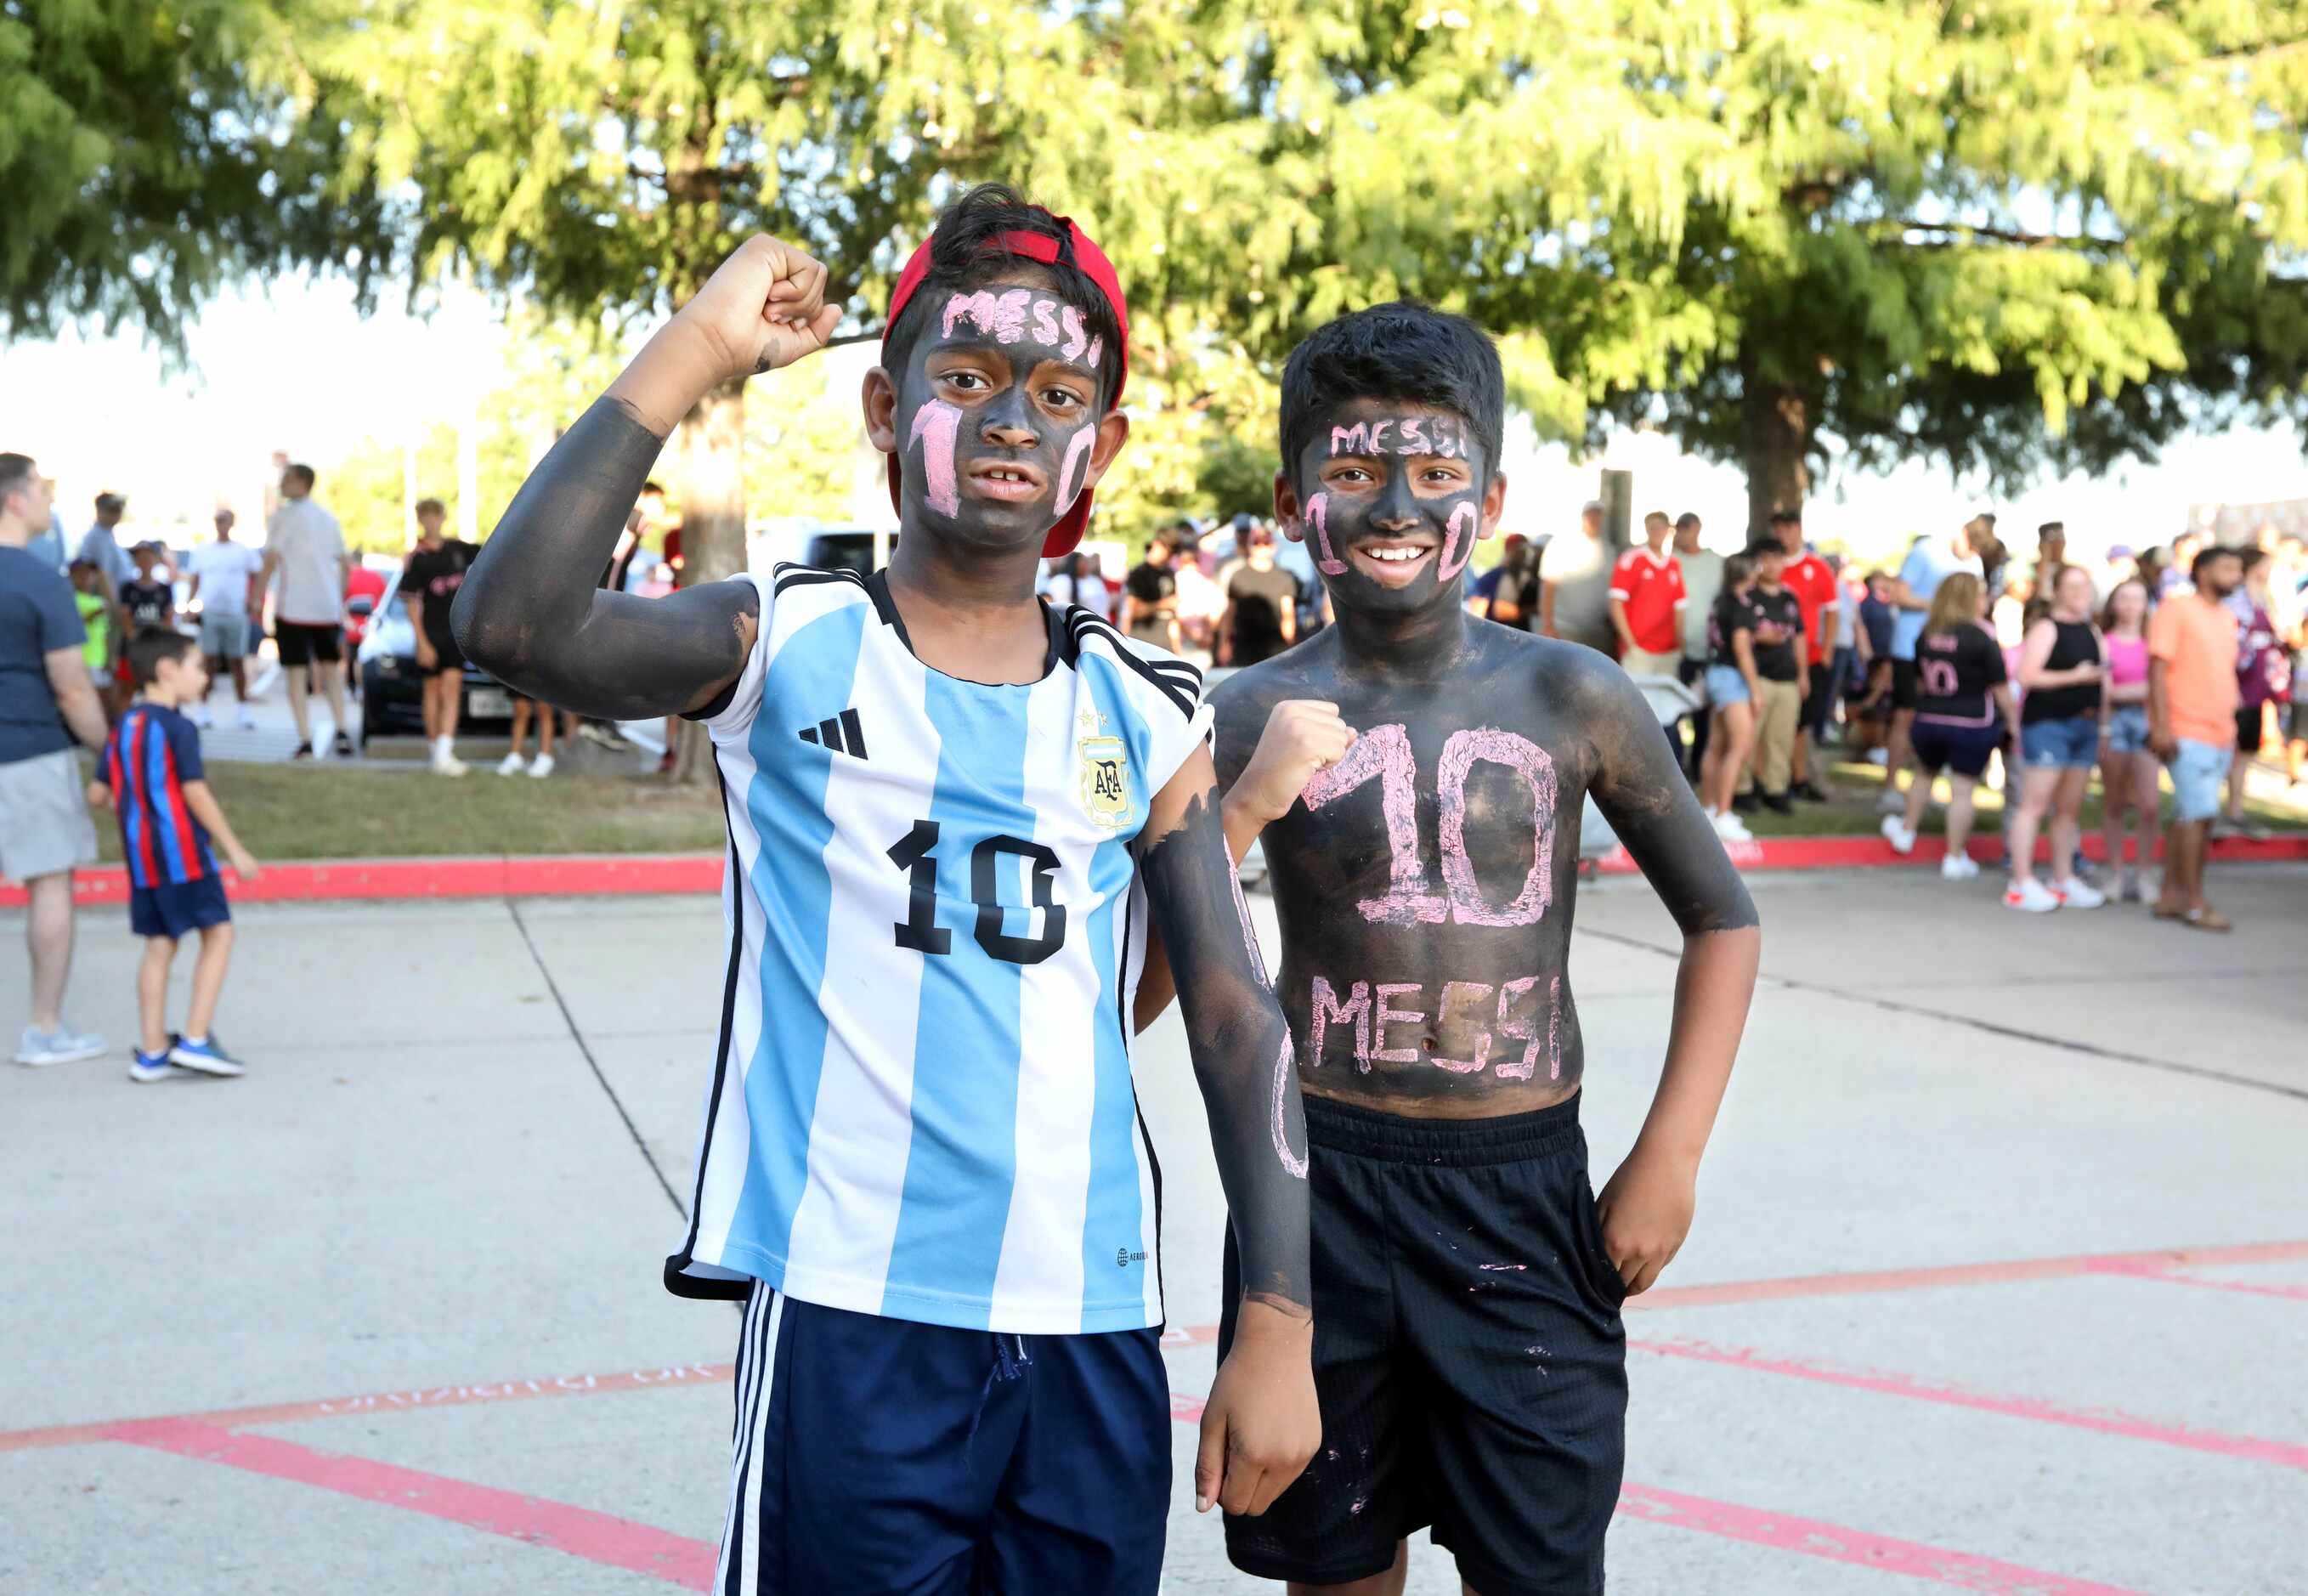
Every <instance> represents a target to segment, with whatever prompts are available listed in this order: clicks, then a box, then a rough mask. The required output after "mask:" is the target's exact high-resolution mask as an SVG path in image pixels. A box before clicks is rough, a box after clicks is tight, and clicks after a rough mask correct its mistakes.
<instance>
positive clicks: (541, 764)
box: [529, 754, 553, 781]
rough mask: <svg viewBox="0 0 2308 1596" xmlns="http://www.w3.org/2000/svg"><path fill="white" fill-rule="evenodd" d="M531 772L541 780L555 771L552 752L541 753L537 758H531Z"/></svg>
mask: <svg viewBox="0 0 2308 1596" xmlns="http://www.w3.org/2000/svg"><path fill="white" fill-rule="evenodd" d="M529 773H530V775H532V776H535V777H536V778H537V779H538V781H543V780H545V778H546V777H547V776H549V775H551V774H552V773H553V755H550V754H540V755H538V756H537V757H536V758H535V759H532V760H530V763H529Z"/></svg>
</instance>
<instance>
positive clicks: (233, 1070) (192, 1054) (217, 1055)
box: [168, 1036, 247, 1075]
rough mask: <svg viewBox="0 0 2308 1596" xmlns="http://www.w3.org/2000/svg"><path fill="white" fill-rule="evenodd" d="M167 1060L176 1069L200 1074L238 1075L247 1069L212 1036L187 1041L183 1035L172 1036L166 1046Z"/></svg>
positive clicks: (245, 1072) (244, 1072)
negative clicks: (195, 1040)
mask: <svg viewBox="0 0 2308 1596" xmlns="http://www.w3.org/2000/svg"><path fill="white" fill-rule="evenodd" d="M168 1062H169V1063H171V1064H173V1065H176V1066H177V1068H178V1069H185V1070H191V1071H193V1072H194V1074H202V1075H239V1074H247V1071H245V1069H243V1068H242V1067H241V1063H240V1060H239V1059H237V1058H235V1057H233V1056H232V1055H231V1054H229V1053H228V1052H226V1051H225V1050H224V1044H223V1043H221V1042H220V1041H218V1040H217V1039H216V1038H214V1037H212V1036H211V1037H208V1038H206V1039H204V1040H201V1041H197V1042H194V1041H187V1040H185V1039H184V1038H183V1037H181V1036H179V1037H175V1038H172V1039H171V1040H170V1041H169V1046H168Z"/></svg>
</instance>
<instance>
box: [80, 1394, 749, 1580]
mask: <svg viewBox="0 0 2308 1596" xmlns="http://www.w3.org/2000/svg"><path fill="white" fill-rule="evenodd" d="M104 1438H105V1439H107V1440H109V1441H122V1442H125V1443H127V1444H128V1445H132V1446H149V1447H151V1448H153V1449H154V1450H156V1451H159V1452H167V1453H173V1454H176V1455H177V1456H178V1457H186V1458H191V1459H193V1460H194V1461H195V1462H204V1463H221V1464H223V1465H224V1466H226V1467H227V1468H232V1469H245V1470H246V1471H248V1472H250V1473H253V1474H263V1475H266V1476H268V1477H270V1478H271V1479H274V1480H294V1481H296V1482H297V1484H299V1485H310V1486H315V1487H318V1488H320V1489H322V1490H329V1491H335V1492H337V1493H338V1494H339V1495H340V1496H347V1497H358V1498H359V1499H360V1500H362V1501H365V1502H375V1503H377V1504H379V1505H382V1506H386V1507H398V1508H400V1509H402V1510H404V1511H406V1512H409V1513H421V1514H425V1515H426V1517H428V1518H438V1519H446V1520H447V1521H448V1522H449V1523H454V1524H463V1525H465V1526H466V1527H468V1528H469V1529H475V1530H479V1531H484V1532H486V1533H487V1534H491V1535H502V1536H504V1537H505V1538H506V1539H507V1540H520V1541H526V1542H527V1543H528V1544H530V1545H531V1546H542V1547H549V1548H551V1549H553V1550H555V1551H557V1552H566V1553H567V1554H568V1555H569V1556H571V1557H582V1558H584V1559H585V1560H586V1561H587V1562H589V1563H602V1564H606V1565H607V1566H610V1567H612V1568H624V1569H630V1570H631V1571H633V1573H636V1574H649V1575H651V1576H652V1577H654V1578H657V1579H661V1580H664V1581H666V1582H667V1583H669V1584H676V1585H681V1586H683V1587H685V1588H686V1589H688V1590H692V1591H702V1590H704V1589H705V1588H706V1587H707V1586H708V1585H710V1584H711V1583H712V1582H713V1565H714V1560H715V1557H716V1549H715V1548H713V1547H711V1546H709V1545H708V1544H706V1543H705V1542H704V1541H702V1540H691V1539H690V1538H689V1537H688V1536H686V1535H675V1534H671V1533H669V1532H667V1531H664V1530H659V1529H657V1528H655V1527H654V1526H652V1525H649V1524H641V1523H634V1522H633V1520H631V1519H625V1518H618V1517H616V1516H615V1515H614V1514H607V1513H596V1512H594V1511H593V1510H592V1509H590V1508H588V1507H573V1506H571V1505H569V1504H567V1503H565V1502H551V1501H547V1500H546V1499H545V1498H544V1497H525V1496H521V1495H520V1494H519V1493H518V1492H514V1491H506V1490H498V1489H496V1488H495V1487H493V1486H487V1485H474V1484H472V1483H470V1482H469V1481H467V1480H452V1479H449V1478H448V1477H447V1476H445V1475H441V1474H427V1473H424V1472H422V1471H418V1470H416V1469H403V1468H400V1467H398V1466H397V1465H395V1464H392V1463H382V1462H376V1461H375V1460H374V1459H371V1458H365V1457H348V1456H345V1455H343V1454H340V1453H333V1452H316V1451H314V1449H313V1448H311V1447H309V1446H300V1445H297V1443H296V1442H294V1441H280V1440H275V1439H273V1438H272V1437H271V1436H248V1435H235V1434H233V1433H232V1432H231V1431H230V1430H224V1429H219V1428H216V1427H215V1426H214V1425H209V1424H198V1423H194V1421H192V1420H191V1419H150V1420H146V1421H144V1422H142V1423H135V1424H117V1425H114V1426H113V1427H111V1428H110V1429H109V1430H108V1431H107V1432H106V1434H105V1436H104Z"/></svg>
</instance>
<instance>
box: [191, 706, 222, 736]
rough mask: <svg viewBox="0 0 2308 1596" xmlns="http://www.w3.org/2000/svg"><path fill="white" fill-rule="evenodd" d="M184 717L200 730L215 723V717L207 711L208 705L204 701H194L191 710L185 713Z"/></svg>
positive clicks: (204, 729)
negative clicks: (189, 712)
mask: <svg viewBox="0 0 2308 1596" xmlns="http://www.w3.org/2000/svg"><path fill="white" fill-rule="evenodd" d="M185 719H186V720H190V721H191V722H192V723H193V724H194V725H195V726H197V727H199V728H200V729H202V731H206V730H207V729H209V728H210V727H211V726H214V725H215V724H216V717H215V716H214V715H211V714H210V713H209V706H208V705H206V704H204V703H196V704H194V705H193V712H192V713H191V714H189V715H187V716H186V717H185Z"/></svg>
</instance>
